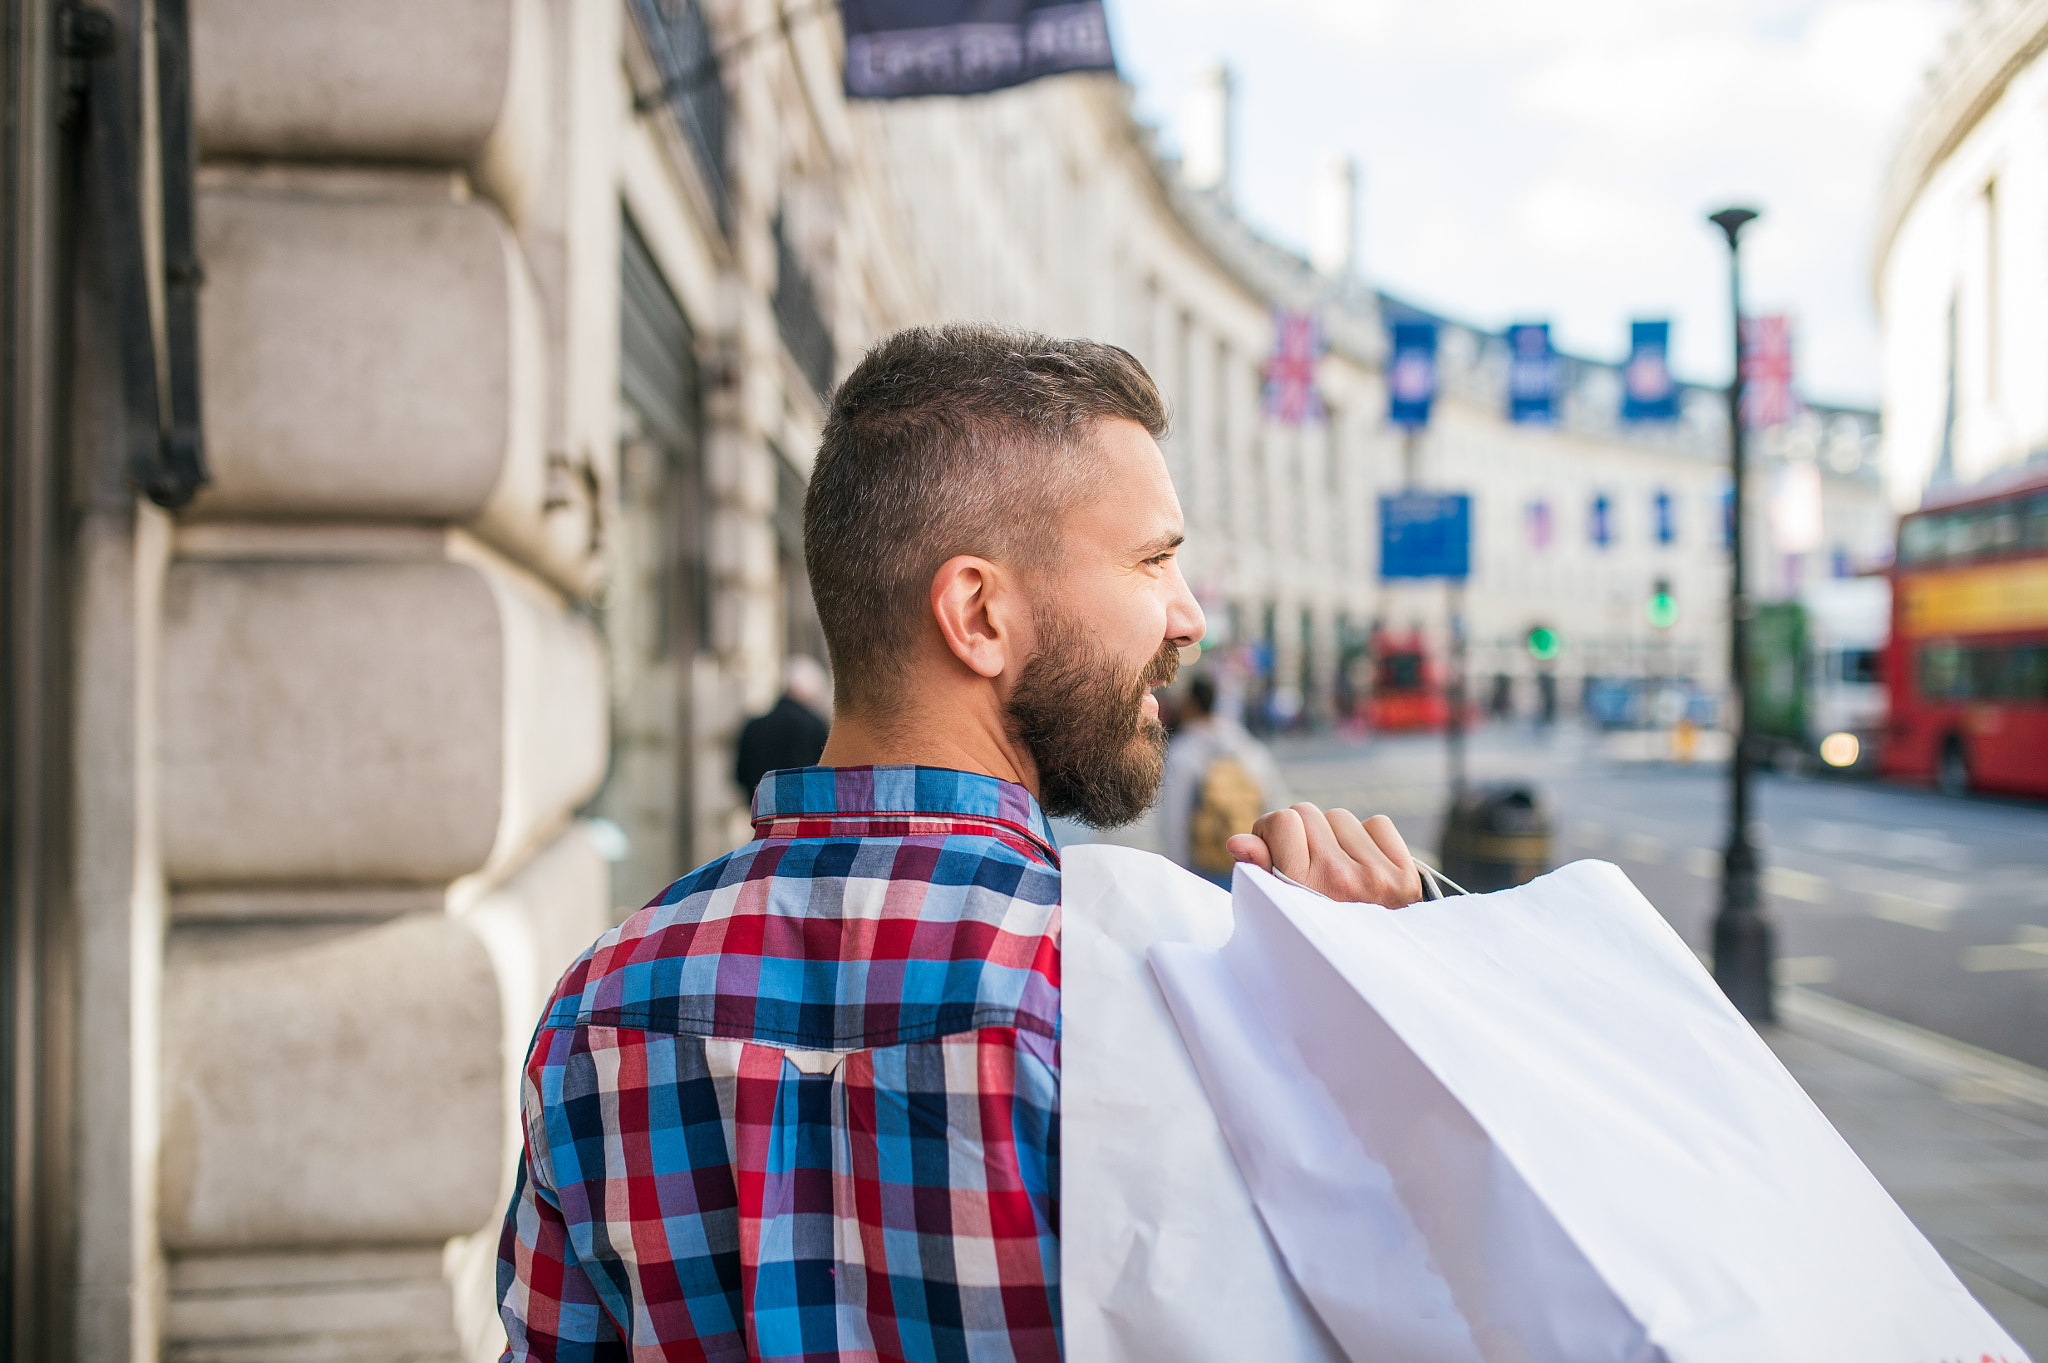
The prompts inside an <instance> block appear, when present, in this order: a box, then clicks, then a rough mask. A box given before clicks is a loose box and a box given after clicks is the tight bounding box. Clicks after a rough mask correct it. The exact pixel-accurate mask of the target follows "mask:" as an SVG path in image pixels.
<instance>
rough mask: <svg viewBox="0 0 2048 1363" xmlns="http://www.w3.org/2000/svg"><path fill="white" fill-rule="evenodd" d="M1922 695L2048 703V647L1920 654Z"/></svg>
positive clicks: (1945, 648)
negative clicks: (2041, 701)
mask: <svg viewBox="0 0 2048 1363" xmlns="http://www.w3.org/2000/svg"><path fill="white" fill-rule="evenodd" d="M1920 692H1921V694H1922V695H1924V696H1926V697H1927V698H1928V699H1930V700H2048V644H2031V645H2021V646H2020V647H2017V648H1965V647H1963V646H1961V645H1958V644H1935V645H1932V646H1930V647H1928V648H1925V649H1922V650H1921V653H1920Z"/></svg>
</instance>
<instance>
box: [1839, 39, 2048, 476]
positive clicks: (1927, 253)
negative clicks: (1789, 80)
mask: <svg viewBox="0 0 2048 1363" xmlns="http://www.w3.org/2000/svg"><path fill="white" fill-rule="evenodd" d="M2044 43H2048V4H2042V3H2040V2H2039V0H1975V2H1974V3H1971V4H1967V5H1964V6H1962V7H1961V9H1960V14H1959V19H1958V23H1957V27H1956V29H1955V31H1954V32H1953V33H1952V34H1951V35H1950V37H1949V41H1948V46H1947V48H1946V50H1945V51H1944V52H1943V53H1942V55H1941V57H1940V59H1939V60H1938V61H1937V62H1936V64H1935V65H1934V67H1933V69H1932V70H1931V71H1930V72H1929V74H1928V80H1927V85H1926V88H1925V90H1924V91H1923V92H1922V95H1921V97H1920V100H1919V102H1918V104H1917V105H1916V106H1915V107H1914V108H1913V110H1912V111H1911V113H1910V114H1909V115H1908V118H1907V121H1906V124H1905V128H1904V133H1903V135H1902V137H1901V139H1900V142H1899V145H1898V149H1897V151H1896V152H1895V154H1894V156H1893V160H1892V164H1891V168H1890V171H1889V174H1888V176H1887V180H1886V185H1885V193H1884V199H1883V206H1882V208H1881V210H1880V217H1879V222H1878V233H1877V251H1876V261H1875V285H1876V291H1877V300H1878V311H1879V315H1880V318H1881V323H1882V331H1883V346H1884V351H1883V353H1884V394H1885V397H1884V425H1885V455H1884V459H1885V478H1886V484H1887V489H1888V491H1889V494H1890V496H1891V499H1892V502H1893V504H1894V505H1895V506H1896V507H1897V508H1898V509H1900V510H1902V511H1904V510H1911V509H1912V508H1913V507H1915V506H1917V505H1918V504H1919V501H1920V498H1921V496H1922V495H1923V494H1924V493H1925V492H1926V491H1927V490H1928V489H1929V488H1930V487H1936V486H1943V485H1957V484H1971V483H1975V482H1978V481H1980V480H1983V479H1985V478H1988V477H1991V476H1994V475H1996V474H1997V473H1999V472H2000V471H2001V470H2005V469H2009V468H2013V467H2015V466H2018V465H2022V464H2026V463H2030V462H2034V461H2038V460H2040V459H2042V458H2044V457H2048V386H2044V385H2043V384H2042V382H2041V375H2042V374H2044V373H2048V260H2044V259H2043V258H2042V255H2041V253H2040V252H2039V251H2038V250H2037V249H2035V243H2036V242H2038V241H2039V240H2040V239H2041V236H2042V234H2043V233H2044V232H2048V117H2044V115H2048V61H2044V60H2043V59H2042V56H2041V53H2042V49H2043V45H2044Z"/></svg>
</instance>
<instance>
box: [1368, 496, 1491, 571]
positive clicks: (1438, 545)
mask: <svg viewBox="0 0 2048 1363" xmlns="http://www.w3.org/2000/svg"><path fill="white" fill-rule="evenodd" d="M1471 574H1472V498H1471V497H1470V496H1468V495H1466V494H1465V493H1462V492H1403V493H1399V494H1396V495H1395V496H1391V497H1382V498H1380V576H1381V577H1408V578H1414V577H1449V578H1456V579H1458V580H1459V581H1463V580H1464V579H1465V578H1467V577H1469V576H1471Z"/></svg>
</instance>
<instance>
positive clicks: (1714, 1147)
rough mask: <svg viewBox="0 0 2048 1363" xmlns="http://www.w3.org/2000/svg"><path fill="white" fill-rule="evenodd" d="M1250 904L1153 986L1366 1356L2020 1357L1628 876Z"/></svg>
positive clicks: (1714, 1360)
mask: <svg viewBox="0 0 2048 1363" xmlns="http://www.w3.org/2000/svg"><path fill="white" fill-rule="evenodd" d="M1234 910H1235V919H1236V924H1235V931H1234V934H1233V935H1232V937H1231V938H1230V940H1229V942H1228V943H1227V944H1226V945H1224V946H1222V947H1221V948H1220V949H1218V948H1208V947H1204V946H1202V945H1200V944H1198V943H1187V944H1179V945H1173V944H1168V945H1162V946H1158V947H1156V948H1155V949H1154V950H1153V951H1152V953H1151V961H1152V965H1153V968H1154V970H1155V972H1156V974H1157V975H1158V977H1159V980H1160V982H1161V984H1162V985H1163V986H1164V991H1165V994H1166V997H1167V1000H1168V1002H1169V1004H1170V1005H1171V1007H1172V1009H1173V1013H1174V1017H1175V1020H1176V1021H1177V1023H1178V1024H1179V1026H1180V1029H1181V1032H1182V1035H1183V1037H1184V1039H1185V1040H1186V1041H1187V1043H1188V1048H1189V1050H1190V1051H1191V1052H1192V1054H1193V1056H1194V1060H1195V1065H1196V1068H1197V1069H1198V1070H1199V1072H1200V1074H1201V1078H1202V1082H1203V1085H1204V1088H1205V1089H1206V1091H1207V1093H1208V1095H1209V1097H1210V1100H1211V1103H1212V1105H1213V1107H1214V1110H1215V1112H1216V1114H1217V1116H1218V1118H1219V1119H1220V1121H1221V1124H1222V1127H1223V1130H1224V1133H1225V1135H1226V1137H1227V1138H1228V1140H1229V1143H1230V1146H1231V1149H1232V1150H1233V1152H1234V1153H1235V1155H1236V1157H1237V1162H1238V1165H1239V1167H1240V1169H1241V1170H1242V1171H1243V1174H1244V1176H1245V1179H1246V1182H1247V1184H1248V1186H1249V1187H1250V1189H1251V1194H1252V1198H1253V1200H1254V1201H1255V1202H1256V1204H1257V1205H1258V1209H1259V1212H1260V1214H1261V1216H1262V1218H1263V1220H1264V1222H1265V1225H1266V1227H1267V1229H1268V1230H1269V1232H1270V1233H1271V1235H1272V1237H1273V1239H1274V1241H1275V1242H1276V1243H1277V1244H1278V1246H1279V1249H1280V1252H1281V1254H1282V1255H1283V1257H1284V1258H1285V1259H1286V1262H1287V1265H1288V1267H1289V1268H1290V1269H1291V1270H1292V1272H1293V1274H1294V1276H1295V1277H1296V1279H1297V1280H1298V1281H1299V1282H1300V1284H1301V1286H1302V1288H1303V1290H1304V1291H1305V1292H1306V1294H1307V1296H1308V1298H1309V1300H1310V1301H1311V1302H1313V1303H1314V1305H1315V1308H1316V1310H1317V1311H1318V1312H1319V1313H1320V1314H1321V1316H1322V1318H1323V1321H1324V1323H1325V1324H1326V1325H1327V1326H1328V1327H1329V1329H1330V1331H1331V1333H1332V1334H1333V1335H1334V1336H1335V1337H1336V1339H1337V1341H1338V1343H1339V1344H1340V1346H1341V1347H1342V1348H1343V1350H1344V1352H1345V1354H1346V1355H1347V1356H1349V1357H1350V1358H1351V1359H1352V1360H1354V1363H1366V1360H1385V1359H1398V1360H1402V1363H1437V1361H1438V1360H1443V1361H1444V1363H1451V1361H1452V1360H1456V1361H1457V1363H1470V1361H1475V1360H1487V1363H1507V1361H1508V1360H1514V1361H1515V1363H1609V1361H1611V1363H1654V1361H1655V1360H1667V1361H1668V1363H1793V1361H1794V1360H1798V1363H1809V1360H1819V1359H1828V1360H1837V1359H1839V1360H1855V1363H1937V1361H1938V1360H1953V1359H1967V1360H1970V1361H1971V1363H1978V1361H1979V1360H1995V1359H2003V1360H2008V1361H2009V1363H2017V1360H2021V1359H2023V1358H2024V1355H2023V1354H2022V1353H2021V1351H2020V1349H2019V1348H2018V1346H2017V1345H2015V1344H2014V1343H2013V1341H2012V1340H2011V1339H2010V1338H2008V1337H2007V1336H2006V1334H2005V1332H2004V1331H2002V1330H2001V1329H1999V1327H1998V1326H1997V1324H1996V1323H1995V1322H1993V1320H1992V1319H1991V1317H1990V1316H1989V1315H1988V1314H1987V1313H1986V1312H1985V1311H1984V1309H1983V1308H1982V1307H1981V1306H1979V1305H1978V1304H1977V1303H1976V1301H1975V1300H1974V1299H1972V1298H1971V1296H1970V1295H1969V1293H1968V1292H1967V1291H1966V1290H1965V1289H1964V1288H1963V1286H1962V1285H1961V1284H1960V1283H1959V1282H1957V1281H1956V1278H1955V1275H1954V1274H1953V1273H1951V1272H1950V1271H1949V1270H1948V1268H1947V1266H1946V1265H1945V1264H1944V1263H1943V1262H1942V1261H1941V1258H1940V1256H1938V1255H1937V1254H1936V1253H1935V1251H1934V1249H1933V1248H1932V1247H1931V1246H1930V1245H1929V1244H1928V1243H1927V1241H1926V1239H1925V1238H1924V1237H1922V1236H1921V1235H1920V1233H1919V1232H1918V1231H1916V1230H1915V1229H1914V1228H1913V1226H1912V1224H1911V1223H1910V1222H1909V1221H1907V1219H1906V1217H1905V1215H1904V1213H1902V1212H1901V1211H1900V1210H1899V1209H1898V1207H1897V1205H1896V1204H1894V1203H1893V1201H1892V1200H1891V1198H1890V1197H1889V1196H1888V1195H1886V1193H1885V1192H1884V1190H1883V1189H1882V1188H1881V1187H1880V1186H1879V1185H1878V1183H1877V1181H1876V1179H1874V1178H1873V1177H1872V1176H1871V1175H1870V1173H1869V1171H1868V1170H1866V1169H1865V1168H1864V1167H1863V1165H1862V1163H1861V1161H1859V1160H1858V1159H1857V1158H1856V1156H1855V1154H1854V1153H1853V1152H1851V1151H1850V1149H1849V1147H1848V1146H1847V1145H1846V1144H1845V1143H1844V1142H1843V1141H1842V1139H1841V1137H1840V1136H1839V1135H1837V1134H1836V1132H1835V1130H1834V1128H1833V1127H1831V1126H1830V1125H1829V1124H1828V1122H1827V1120H1826V1118H1824V1117H1823V1116H1822V1115H1821V1114H1820V1112H1819V1110H1818V1109H1816V1108H1815V1107H1814V1106H1813V1104H1812V1103H1811V1101H1809V1100H1808V1099H1807V1097H1806V1095H1805V1094H1804V1093H1803V1092H1802V1091H1801V1090H1800V1088H1799V1086H1798V1085H1797V1084H1796V1083H1795V1082H1794V1081H1793V1079H1792V1077H1791V1076H1790V1075H1789V1074H1787V1073H1786V1072H1785V1069H1784V1067H1783V1066H1782V1065H1780V1064H1779V1063H1778V1061H1777V1058H1776V1057H1775V1056H1773V1055H1772V1054H1771V1052H1770V1050H1769V1048H1768V1047H1766V1046H1765V1045H1764V1043H1763V1042H1762V1040H1761V1039H1759V1038H1758V1037H1757V1035H1756V1034H1755V1032H1754V1031H1753V1030H1752V1029H1751V1028H1750V1027H1749V1025H1748V1024H1747V1023H1745V1022H1744V1021H1743V1020H1742V1018H1741V1016H1740V1015H1739V1014H1737V1013H1736V1012H1735V1010H1734V1009H1733V1008H1731V1007H1730V1006H1729V1005H1728V1003H1727V1001H1726V999H1725V998H1724V997H1723V996H1722V994H1721V992H1720V990H1719V989H1717V988H1716V987H1715V985H1714V983H1713V980H1712V979H1711V978H1710V977H1709V976H1708V975H1707V974H1706V972H1705V971H1704V970H1702V969H1701V967H1700V965H1699V962H1698V961H1697V960H1696V959H1694V957H1693V955H1692V953H1691V952H1690V951H1688V950H1687V949H1686V947H1685V945H1684V944H1683V943H1682V942H1681V941H1680V940H1679V938H1678V936H1677V935H1676V934H1675V933H1674V932H1673V931H1672V930H1671V929H1670V927H1669V926H1668V925H1666V924H1665V922H1664V921H1663V919H1662V918H1660V917H1659V916H1658V915H1657V913H1656V911H1655V910H1654V909H1653V908H1651V906H1650V905H1649V904H1648V903H1647V902H1646V901H1645V900H1644V899H1643V897H1642V896H1641V895H1640V894H1639V893H1637V891H1636V889H1635V887H1634V886H1633V885H1631V884H1630V883H1629V881H1628V879H1627V877H1625V876H1624V875H1623V874H1622V873H1621V872H1620V871H1619V870H1618V869H1616V868H1615V867H1613V866H1610V865H1607V864H1605V863H1602V862H1580V863H1578V864H1576V865H1573V866H1569V867H1566V868H1565V869H1563V870H1561V871H1557V872H1555V873H1553V874H1551V875H1548V876H1545V877H1543V878H1542V879H1540V880H1537V881H1535V882H1534V883H1532V884H1530V885H1526V886H1523V887H1521V888H1519V889H1513V890H1506V891H1503V892H1501V893H1499V894H1492V895H1476V896H1470V897H1464V898H1454V899H1450V900H1444V901H1439V902H1433V903H1427V904H1420V905H1415V906H1411V907H1409V908H1406V909H1402V910H1400V911H1398V912H1388V911H1385V910H1380V909H1373V908H1368V907H1360V906H1357V905H1350V904H1337V903H1333V902H1331V901H1330V900H1328V899H1325V898H1323V897H1322V896H1320V895H1317V894H1314V893H1311V892H1309V891H1307V890H1304V889H1302V888H1300V887H1299V886H1296V885H1293V884H1292V883H1290V882H1284V881H1282V880H1279V879H1276V878H1274V877H1272V876H1269V875H1266V874H1264V873H1263V872H1258V871H1254V870H1250V869H1249V868H1245V867H1240V868H1239V869H1238V872H1237V879H1236V888H1235V893H1234ZM1067 1035H1068V1037H1069V1042H1068V1044H1069V1045H1071V1038H1072V1036H1073V1029H1071V1028H1069V1029H1067ZM1265 1356H1267V1357H1281V1356H1283V1355H1281V1354H1279V1353H1277V1352H1276V1353H1270V1354H1267V1355H1265Z"/></svg>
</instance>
